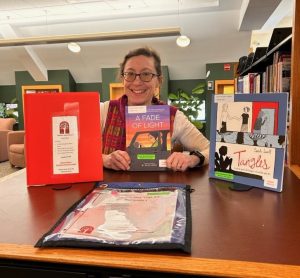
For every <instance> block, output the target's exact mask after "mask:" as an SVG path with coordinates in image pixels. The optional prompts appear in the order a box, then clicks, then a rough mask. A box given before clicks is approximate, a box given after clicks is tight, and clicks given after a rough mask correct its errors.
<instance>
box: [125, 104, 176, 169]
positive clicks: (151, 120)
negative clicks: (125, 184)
mask: <svg viewBox="0 0 300 278" xmlns="http://www.w3.org/2000/svg"><path fill="white" fill-rule="evenodd" d="M125 111H126V112H125V117H126V148H127V151H128V153H129V155H130V158H131V165H130V170H131V171H160V170H166V159H167V157H168V156H169V155H170V152H171V136H170V107H169V106H168V105H151V106H127V107H126V110H125Z"/></svg>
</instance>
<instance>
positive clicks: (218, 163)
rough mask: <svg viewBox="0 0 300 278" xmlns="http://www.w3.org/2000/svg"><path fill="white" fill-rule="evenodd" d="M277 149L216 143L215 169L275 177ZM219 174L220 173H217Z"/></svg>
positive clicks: (256, 176) (263, 178)
mask: <svg viewBox="0 0 300 278" xmlns="http://www.w3.org/2000/svg"><path fill="white" fill-rule="evenodd" d="M274 165H275V149H274V148H266V147H258V146H247V145H239V144H228V143H223V142H217V143H216V152H215V171H216V172H226V173H231V174H233V175H240V176H243V175H245V174H248V175H247V176H248V177H253V178H256V179H262V180H265V179H273V176H274ZM216 175H218V173H216Z"/></svg>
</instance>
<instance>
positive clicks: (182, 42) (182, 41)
mask: <svg viewBox="0 0 300 278" xmlns="http://www.w3.org/2000/svg"><path fill="white" fill-rule="evenodd" d="M176 43H177V45H178V46H180V47H187V46H188V45H189V44H190V43H191V40H190V38H189V37H187V36H184V35H182V36H179V37H178V38H177V40H176Z"/></svg>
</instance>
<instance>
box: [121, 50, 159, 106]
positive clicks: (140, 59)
mask: <svg viewBox="0 0 300 278" xmlns="http://www.w3.org/2000/svg"><path fill="white" fill-rule="evenodd" d="M124 72H134V73H136V74H139V73H141V72H150V73H154V74H157V72H156V70H155V66H154V58H153V57H146V56H143V55H140V56H135V57H132V58H130V59H128V61H127V62H126V64H125V67H124ZM123 83H124V90H125V94H126V95H127V97H128V105H151V101H152V97H153V96H154V94H155V90H156V88H158V87H159V84H160V80H159V77H157V76H153V78H152V80H151V81H149V82H144V81H142V80H141V79H140V76H136V78H135V80H134V81H132V82H129V81H126V80H125V79H124V78H123Z"/></svg>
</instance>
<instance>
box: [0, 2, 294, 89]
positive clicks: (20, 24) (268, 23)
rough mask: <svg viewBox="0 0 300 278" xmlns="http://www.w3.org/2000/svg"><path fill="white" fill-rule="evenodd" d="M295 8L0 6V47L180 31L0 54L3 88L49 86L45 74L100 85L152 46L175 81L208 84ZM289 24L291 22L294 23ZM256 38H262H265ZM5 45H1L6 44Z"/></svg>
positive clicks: (287, 5)
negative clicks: (179, 42)
mask: <svg viewBox="0 0 300 278" xmlns="http://www.w3.org/2000/svg"><path fill="white" fill-rule="evenodd" d="M292 2H293V1H292V0H281V1H280V0H264V1H261V0H131V1H127V0H102V1H101V0H100V1H99V0H11V1H5V0H0V42H1V41H2V40H10V39H18V38H31V37H41V36H58V35H59V36H62V35H72V34H89V33H103V32H123V31H132V30H144V29H156V28H167V27H180V29H181V33H182V34H186V35H188V36H189V37H190V38H191V45H190V46H189V47H187V48H180V47H178V46H176V44H175V41H176V37H157V38H143V39H126V40H112V41H93V42H91V41H90V42H80V46H81V48H82V51H81V52H80V53H71V52H70V51H68V50H67V47H66V44H65V43H61V44H43V45H32V46H17V47H9V46H7V47H0V57H1V63H0V85H12V84H15V79H14V73H15V71H23V70H27V71H29V72H30V73H31V75H32V76H33V77H34V79H35V80H41V81H43V80H47V70H54V69H69V70H70V72H71V74H72V75H73V77H74V79H75V81H76V82H77V83H90V82H101V80H102V78H101V68H109V67H118V65H119V63H120V62H121V60H122V58H123V56H124V55H125V54H126V53H127V52H128V50H130V49H133V48H136V47H140V46H145V45H148V46H151V47H153V48H155V49H156V50H157V51H158V52H159V53H160V54H161V58H162V63H163V64H164V65H168V67H169V72H170V78H171V79H172V80H180V79H199V78H205V75H206V73H205V64H206V63H216V62H230V61H237V60H238V58H239V57H240V56H242V55H246V54H247V52H248V49H249V47H250V43H251V34H252V32H251V31H252V30H257V29H258V30H260V31H259V32H269V33H270V30H271V29H272V28H274V26H277V25H278V23H279V22H282V19H283V18H286V16H289V17H291V11H292ZM287 24H290V21H289V23H287ZM259 32H258V33H259ZM1 39H2V40H1Z"/></svg>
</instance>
